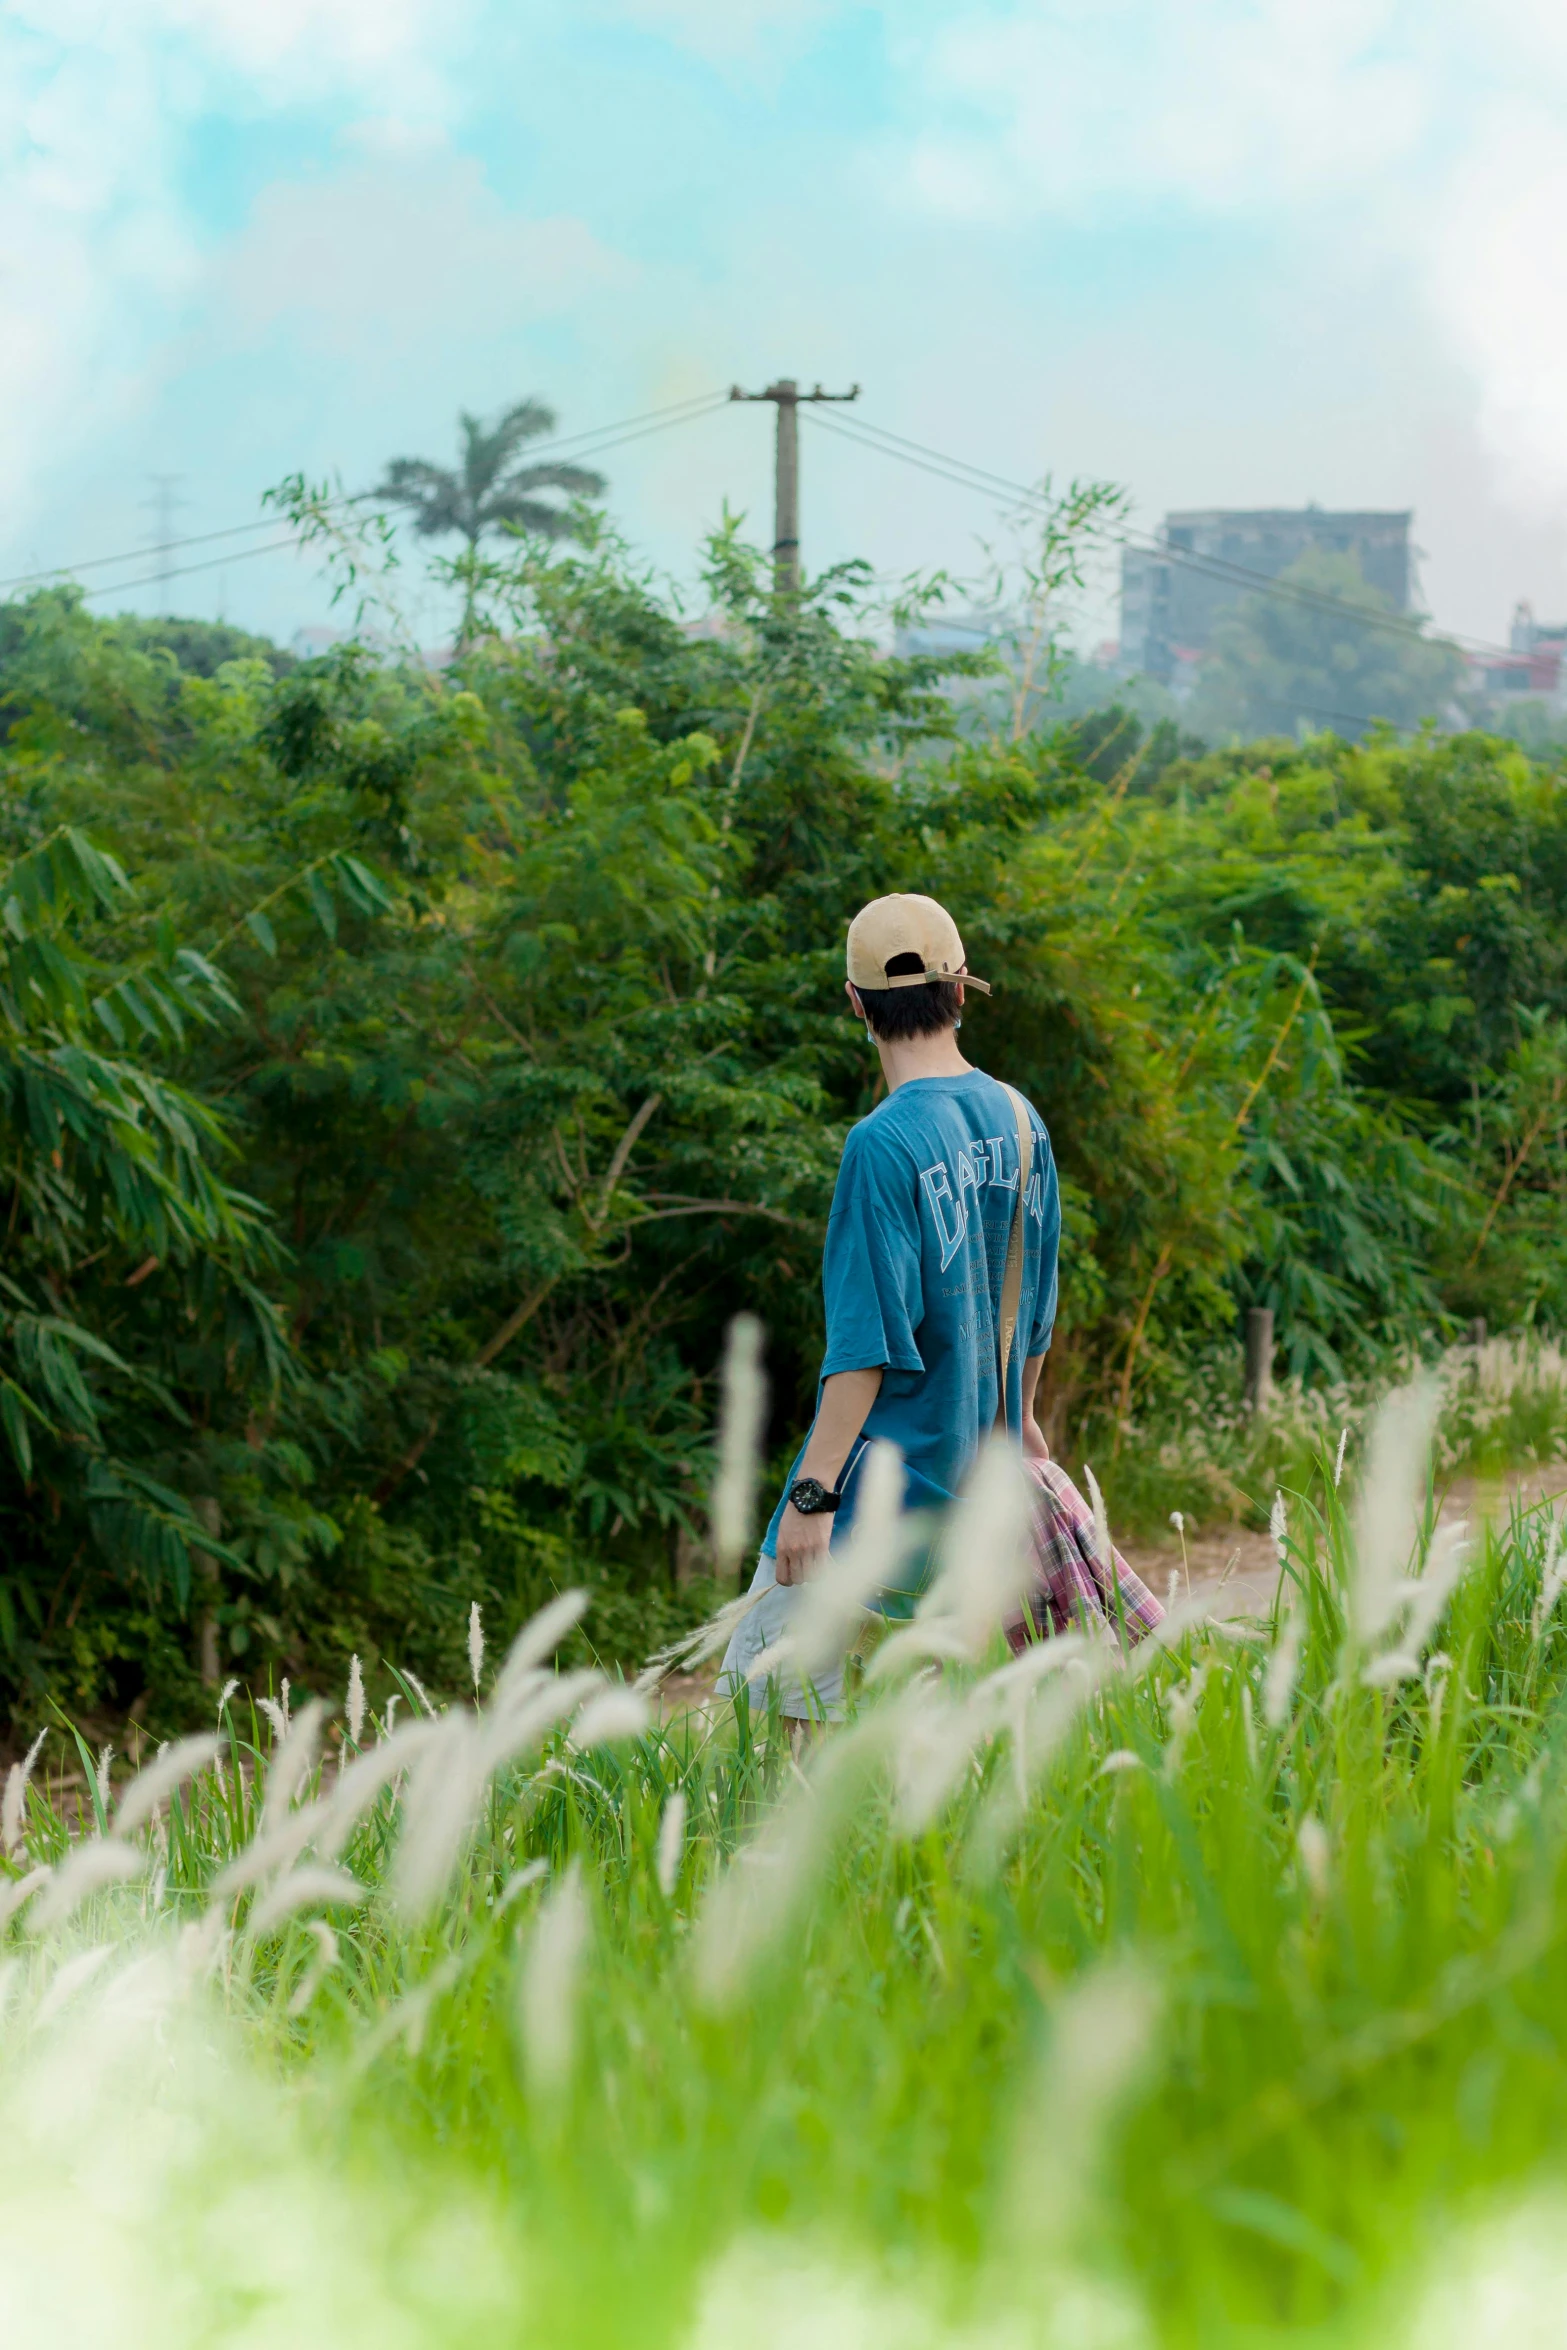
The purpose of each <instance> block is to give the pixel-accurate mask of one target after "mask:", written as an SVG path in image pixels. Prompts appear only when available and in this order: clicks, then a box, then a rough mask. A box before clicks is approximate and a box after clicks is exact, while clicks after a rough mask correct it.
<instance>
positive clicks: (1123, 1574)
mask: <svg viewBox="0 0 1567 2350" xmlns="http://www.w3.org/2000/svg"><path fill="white" fill-rule="evenodd" d="M1023 1465H1024V1467H1025V1468H1026V1469H1027V1471H1028V1474H1029V1476H1030V1478H1031V1479H1032V1480H1033V1482H1034V1484H1035V1485H1036V1486H1037V1487H1038V1493H1037V1495H1036V1497H1035V1500H1034V1505H1033V1511H1032V1519H1033V1523H1032V1534H1033V1543H1034V1588H1033V1591H1032V1592H1031V1594H1030V1596H1029V1599H1028V1603H1027V1610H1026V1613H1025V1614H1023V1615H1020V1616H1015V1617H1013V1619H1012V1620H1011V1622H1010V1623H1009V1624H1008V1625H1007V1627H1006V1632H1007V1639H1008V1641H1009V1643H1010V1644H1011V1646H1012V1648H1013V1649H1014V1650H1015V1651H1018V1650H1021V1649H1023V1648H1024V1647H1026V1645H1027V1644H1028V1642H1029V1641H1030V1640H1037V1639H1038V1638H1040V1637H1041V1635H1048V1634H1049V1633H1052V1632H1069V1631H1072V1630H1073V1629H1075V1628H1076V1627H1078V1626H1082V1627H1083V1628H1084V1629H1085V1630H1086V1629H1087V1628H1088V1627H1089V1626H1090V1625H1094V1624H1099V1625H1103V1626H1104V1627H1106V1628H1107V1629H1108V1630H1109V1631H1111V1632H1114V1633H1116V1634H1118V1635H1119V1634H1120V1633H1121V1632H1122V1631H1123V1630H1124V1633H1125V1637H1126V1640H1127V1642H1128V1643H1129V1644H1133V1645H1135V1643H1136V1642H1137V1641H1139V1640H1141V1639H1142V1638H1143V1637H1144V1635H1145V1634H1146V1633H1149V1632H1151V1631H1152V1630H1153V1628H1154V1626H1155V1625H1156V1624H1162V1623H1163V1621H1164V1610H1163V1608H1162V1607H1161V1606H1160V1605H1159V1602H1158V1601H1157V1600H1156V1599H1155V1597H1154V1595H1153V1593H1152V1592H1151V1591H1150V1590H1149V1588H1148V1586H1147V1584H1146V1583H1144V1582H1141V1581H1140V1580H1139V1578H1138V1577H1137V1576H1136V1575H1134V1574H1133V1572H1132V1570H1131V1568H1130V1567H1129V1566H1128V1565H1127V1563H1126V1561H1125V1559H1124V1558H1122V1556H1121V1554H1120V1552H1119V1551H1118V1550H1117V1549H1115V1548H1114V1546H1113V1545H1112V1547H1111V1551H1110V1557H1111V1561H1112V1565H1111V1567H1110V1569H1109V1570H1108V1571H1107V1570H1106V1568H1105V1567H1104V1566H1103V1565H1102V1564H1101V1562H1100V1558H1099V1544H1098V1537H1097V1534H1096V1530H1095V1527H1094V1513H1093V1511H1092V1510H1091V1509H1090V1508H1089V1506H1088V1504H1087V1502H1086V1501H1085V1500H1084V1499H1083V1497H1082V1495H1081V1494H1080V1493H1079V1492H1078V1490H1077V1487H1076V1486H1075V1485H1074V1484H1073V1483H1072V1480H1071V1478H1070V1477H1069V1476H1068V1475H1067V1473H1066V1471H1065V1469H1063V1468H1061V1467H1060V1466H1059V1464H1058V1463H1057V1462H1055V1461H1034V1460H1030V1461H1025V1462H1024V1464H1023Z"/></svg>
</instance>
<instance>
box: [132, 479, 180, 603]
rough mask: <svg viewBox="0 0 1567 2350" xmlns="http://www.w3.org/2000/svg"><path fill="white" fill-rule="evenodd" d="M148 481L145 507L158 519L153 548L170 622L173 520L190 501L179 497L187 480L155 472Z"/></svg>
mask: <svg viewBox="0 0 1567 2350" xmlns="http://www.w3.org/2000/svg"><path fill="white" fill-rule="evenodd" d="M147 478H148V480H149V481H150V482H151V483H152V496H151V497H150V498H143V500H142V504H143V505H144V506H150V507H152V509H153V510H154V512H155V513H156V515H157V518H158V535H157V537H156V538H155V539H154V541H153V548H154V551H155V553H156V554H157V557H158V590H159V596H160V601H161V606H162V613H163V617H164V619H167V618H168V616H169V582H170V580H171V579H172V578H173V576H174V564H173V560H172V558H173V554H174V544H173V541H174V517H175V514H176V512H177V511H178V509H179V508H180V507H181V506H185V505H188V504H189V503H190V501H189V499H187V498H182V497H181V496H180V494H179V487H180V483H181V482H182V481H183V480H184V479H185V476H184V474H183V473H152V474H149V475H148V477H147Z"/></svg>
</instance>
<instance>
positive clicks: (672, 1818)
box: [654, 1787, 686, 1901]
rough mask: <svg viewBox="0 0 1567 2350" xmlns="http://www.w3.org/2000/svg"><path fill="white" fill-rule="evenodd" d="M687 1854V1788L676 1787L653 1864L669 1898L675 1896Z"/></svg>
mask: <svg viewBox="0 0 1567 2350" xmlns="http://www.w3.org/2000/svg"><path fill="white" fill-rule="evenodd" d="M685 1856H686V1798H685V1791H684V1789H683V1788H680V1787H677V1788H676V1789H675V1791H674V1793H673V1795H671V1796H670V1798H669V1800H668V1801H667V1803H666V1804H665V1805H664V1811H663V1817H662V1818H661V1819H660V1821H659V1823H658V1857H657V1860H656V1862H655V1864H654V1867H655V1872H656V1874H657V1877H658V1889H659V1891H660V1893H662V1894H663V1896H664V1899H665V1900H666V1901H673V1899H674V1897H675V1887H676V1886H677V1885H678V1884H679V1882H680V1870H681V1865H682V1863H683V1862H684V1860H685Z"/></svg>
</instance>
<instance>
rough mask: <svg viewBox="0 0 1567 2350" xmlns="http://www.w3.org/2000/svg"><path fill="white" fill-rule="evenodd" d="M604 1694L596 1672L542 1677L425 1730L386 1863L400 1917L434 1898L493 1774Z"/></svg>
mask: <svg viewBox="0 0 1567 2350" xmlns="http://www.w3.org/2000/svg"><path fill="white" fill-rule="evenodd" d="M507 1669H508V1672H509V1670H510V1667H509V1665H508V1668H507ZM504 1678H505V1676H503V1680H504ZM604 1687H605V1682H604V1677H603V1675H602V1674H601V1673H595V1672H591V1671H587V1670H584V1671H581V1672H576V1673H540V1674H537V1675H536V1676H530V1678H529V1679H528V1680H525V1681H522V1682H520V1683H516V1684H514V1685H513V1687H512V1688H511V1690H510V1691H509V1692H506V1693H504V1695H505V1697H506V1702H494V1703H492V1704H491V1706H490V1709H489V1711H488V1712H487V1713H485V1714H483V1715H475V1714H470V1713H459V1712H455V1711H454V1712H451V1713H445V1714H442V1715H441V1716H440V1717H439V1719H438V1720H436V1721H434V1722H430V1723H426V1724H424V1725H423V1727H424V1728H425V1729H426V1730H427V1732H428V1733H429V1735H428V1738H427V1741H426V1743H425V1745H424V1746H423V1748H422V1749H421V1751H420V1754H419V1756H418V1759H417V1761H416V1762H415V1765H414V1768H413V1770H412V1772H411V1773H410V1775H409V1780H408V1791H407V1794H406V1795H405V1796H404V1799H403V1824H402V1834H401V1836H400V1837H399V1839H398V1844H397V1851H396V1855H395V1857H394V1859H393V1864H392V1877H391V1883H392V1893H393V1898H394V1899H395V1901H396V1903H397V1906H398V1908H399V1909H400V1910H401V1911H402V1912H403V1914H404V1916H406V1917H409V1918H416V1917H422V1916H424V1915H426V1914H427V1913H428V1911H429V1910H430V1909H432V1908H433V1907H434V1905H435V1903H436V1902H437V1901H438V1900H439V1899H440V1896H441V1894H442V1893H443V1892H444V1891H445V1888H446V1886H447V1884H448V1883H449V1882H450V1879H451V1875H452V1872H453V1870H454V1869H455V1867H456V1865H457V1861H458V1858H459V1856H460V1854H461V1851H462V1848H463V1844H464V1842H465V1840H466V1838H467V1836H468V1834H469V1831H470V1830H471V1828H472V1826H473V1823H474V1819H475V1817H476V1815H477V1813H478V1809H479V1806H480V1804H481V1802H482V1801H483V1797H484V1791H485V1788H486V1787H487V1786H488V1785H489V1782H490V1779H491V1777H492V1776H493V1774H494V1773H495V1772H496V1771H498V1770H499V1769H501V1768H502V1766H503V1765H504V1764H506V1763H508V1762H510V1761H512V1760H513V1759H514V1758H515V1757H516V1756H517V1755H519V1754H522V1753H524V1752H526V1751H527V1750H528V1749H529V1748H531V1747H534V1746H536V1745H537V1744H538V1743H539V1741H540V1739H542V1738H543V1737H544V1736H545V1734H546V1732H547V1731H549V1730H551V1729H552V1728H553V1727H554V1726H555V1724H556V1723H557V1722H561V1721H564V1720H565V1719H566V1717H567V1716H568V1715H569V1714H571V1713H573V1712H575V1710H576V1708H577V1707H578V1706H579V1705H580V1704H582V1703H583V1701H584V1700H585V1699H586V1698H587V1697H588V1696H589V1695H590V1694H591V1693H594V1692H598V1691H601V1690H603V1689H604Z"/></svg>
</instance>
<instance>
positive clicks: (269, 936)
mask: <svg viewBox="0 0 1567 2350" xmlns="http://www.w3.org/2000/svg"><path fill="white" fill-rule="evenodd" d="M245 928H246V929H247V930H248V931H249V932H250V935H251V937H252V938H253V939H254V940H255V942H256V944H257V946H258V947H260V949H261V951H262V953H263V954H264V955H275V954H276V953H277V932H276V931H275V930H274V929H273V927H272V925H271V923H270V922H269V921H268V920H267V918H266V916H265V914H263V912H262V911H261V908H260V907H259V906H255V907H253V908H252V909H251V911H250V912H249V913H248V914H247V915H246V916H245Z"/></svg>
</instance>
